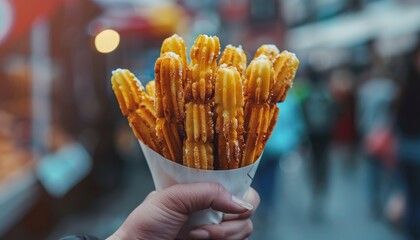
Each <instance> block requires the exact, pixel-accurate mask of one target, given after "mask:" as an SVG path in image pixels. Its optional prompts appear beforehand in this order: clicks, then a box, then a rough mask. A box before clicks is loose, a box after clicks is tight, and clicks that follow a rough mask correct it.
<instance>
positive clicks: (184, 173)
mask: <svg viewBox="0 0 420 240" xmlns="http://www.w3.org/2000/svg"><path fill="white" fill-rule="evenodd" d="M140 146H141V148H142V150H143V153H144V156H145V157H146V161H147V164H148V165H149V168H150V172H151V173H152V177H153V182H154V184H155V188H156V190H157V191H159V190H162V189H165V188H167V187H170V186H172V185H175V184H178V183H179V184H181V183H195V182H214V183H219V184H221V185H223V186H224V187H225V188H226V189H227V190H228V191H229V192H231V193H232V194H233V195H235V196H237V197H239V198H244V195H245V193H246V192H247V190H248V188H249V186H250V185H251V183H252V180H253V178H254V175H255V172H256V170H257V168H258V164H259V163H260V159H261V158H260V159H258V160H257V161H255V163H253V164H251V165H249V166H246V167H242V168H238V169H232V170H216V171H215V170H200V169H194V168H189V167H185V166H183V165H181V164H177V163H174V162H172V161H170V160H168V159H166V158H164V157H162V156H161V155H159V154H158V153H156V152H155V151H153V150H152V149H150V148H149V147H148V146H146V145H145V144H143V143H142V142H140ZM222 217H223V215H222V213H221V212H218V211H214V210H212V209H206V210H202V211H199V212H196V213H194V214H192V215H191V216H190V218H189V220H188V222H187V223H186V224H185V225H184V227H183V229H182V230H181V232H186V231H188V230H190V229H192V228H194V227H197V226H202V225H209V224H218V223H220V222H221V221H222ZM181 235H182V234H181Z"/></svg>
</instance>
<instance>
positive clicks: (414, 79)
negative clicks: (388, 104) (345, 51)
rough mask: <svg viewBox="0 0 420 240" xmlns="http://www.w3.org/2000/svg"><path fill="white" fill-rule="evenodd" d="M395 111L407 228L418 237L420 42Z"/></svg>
mask: <svg viewBox="0 0 420 240" xmlns="http://www.w3.org/2000/svg"><path fill="white" fill-rule="evenodd" d="M409 60H410V62H409V64H408V71H407V77H406V79H405V80H406V81H405V82H404V84H403V88H402V92H401V96H400V99H399V105H398V111H397V129H398V145H397V154H398V158H399V161H400V167H401V171H402V174H403V177H404V180H405V186H406V195H407V196H406V199H407V202H406V205H407V208H406V227H407V230H408V235H409V237H410V239H420V93H419V90H420V43H419V44H418V46H417V47H416V49H415V50H414V52H413V55H412V56H410V58H409Z"/></svg>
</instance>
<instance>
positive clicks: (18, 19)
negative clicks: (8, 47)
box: [0, 0, 62, 45]
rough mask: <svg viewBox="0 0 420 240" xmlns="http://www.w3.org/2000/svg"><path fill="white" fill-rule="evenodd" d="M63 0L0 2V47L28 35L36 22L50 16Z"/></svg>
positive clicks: (13, 0) (5, 0)
mask: <svg viewBox="0 0 420 240" xmlns="http://www.w3.org/2000/svg"><path fill="white" fill-rule="evenodd" d="M61 2H62V0H0V45H5V44H7V43H8V42H10V41H13V40H14V39H16V38H19V37H21V36H23V35H24V34H25V33H27V32H28V31H29V30H30V28H31V26H32V24H33V23H34V21H36V19H38V18H39V17H42V16H48V15H50V14H51V13H52V12H53V11H54V10H55V9H56V8H57V7H58V6H59V5H60V3H61Z"/></svg>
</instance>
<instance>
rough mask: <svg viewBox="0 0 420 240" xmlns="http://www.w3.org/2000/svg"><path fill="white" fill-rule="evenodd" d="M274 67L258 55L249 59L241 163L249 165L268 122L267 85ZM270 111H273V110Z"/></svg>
mask: <svg viewBox="0 0 420 240" xmlns="http://www.w3.org/2000/svg"><path fill="white" fill-rule="evenodd" d="M273 82H274V70H273V65H272V63H271V61H270V59H269V58H268V57H267V56H266V55H264V54H263V55H261V56H259V57H258V58H256V59H254V60H252V61H251V63H250V64H249V66H248V68H247V71H246V79H245V87H244V94H245V101H246V103H245V107H244V111H245V117H244V126H245V147H244V153H243V156H242V162H241V166H246V165H249V164H252V163H253V162H254V161H255V160H256V159H257V158H258V157H259V155H260V154H261V152H262V150H263V149H264V144H265V142H266V139H267V138H266V135H267V131H268V129H269V125H270V121H271V118H270V109H271V107H270V105H269V103H270V98H271V92H270V90H271V87H272V85H273ZM273 111H274V110H273Z"/></svg>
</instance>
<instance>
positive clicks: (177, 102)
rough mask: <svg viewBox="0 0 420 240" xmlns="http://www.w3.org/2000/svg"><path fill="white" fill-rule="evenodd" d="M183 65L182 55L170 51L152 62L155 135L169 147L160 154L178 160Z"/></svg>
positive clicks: (182, 95) (179, 151) (181, 134)
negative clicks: (153, 67)
mask: <svg viewBox="0 0 420 240" xmlns="http://www.w3.org/2000/svg"><path fill="white" fill-rule="evenodd" d="M182 69H183V65H182V60H181V58H180V57H179V56H178V55H177V54H175V53H173V52H167V53H164V54H162V55H161V56H160V57H159V58H158V59H157V61H156V64H155V85H156V86H155V91H156V92H155V111H156V117H157V118H158V121H157V125H158V126H157V127H158V128H157V136H158V139H159V141H160V142H161V143H162V145H164V146H165V147H167V148H168V151H163V156H164V157H166V158H168V159H170V160H173V161H175V162H179V163H180V162H182V136H183V134H184V114H185V113H184V91H183V82H182ZM168 153H170V154H168Z"/></svg>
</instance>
